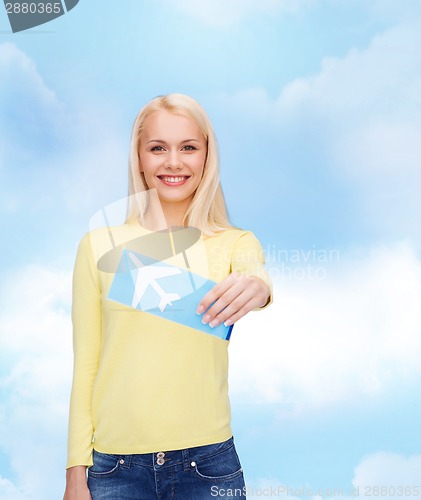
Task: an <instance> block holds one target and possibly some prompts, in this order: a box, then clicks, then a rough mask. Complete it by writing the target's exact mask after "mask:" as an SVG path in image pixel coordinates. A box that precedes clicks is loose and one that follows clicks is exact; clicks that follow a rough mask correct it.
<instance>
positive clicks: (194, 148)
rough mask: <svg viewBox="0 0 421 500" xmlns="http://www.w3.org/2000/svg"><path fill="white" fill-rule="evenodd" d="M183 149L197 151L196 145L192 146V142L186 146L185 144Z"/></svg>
mask: <svg viewBox="0 0 421 500" xmlns="http://www.w3.org/2000/svg"><path fill="white" fill-rule="evenodd" d="M183 150H184V151H196V150H197V148H196V147H195V146H192V145H191V144H186V145H185V146H183Z"/></svg>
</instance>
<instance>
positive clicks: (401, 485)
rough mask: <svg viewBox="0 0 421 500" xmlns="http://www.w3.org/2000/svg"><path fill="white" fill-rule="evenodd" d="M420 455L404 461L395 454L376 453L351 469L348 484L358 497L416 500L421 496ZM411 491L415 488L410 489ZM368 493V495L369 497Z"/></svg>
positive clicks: (400, 456) (401, 456) (406, 458)
mask: <svg viewBox="0 0 421 500" xmlns="http://www.w3.org/2000/svg"><path fill="white" fill-rule="evenodd" d="M420 478H421V455H413V456H410V457H405V456H403V455H399V454H396V453H390V452H378V453H374V454H372V455H368V456H367V457H365V458H364V459H363V460H362V461H361V462H360V463H359V464H358V465H357V467H356V468H355V470H354V478H353V480H352V484H353V485H354V487H355V488H359V494H360V497H361V496H366V497H369V496H370V497H372V496H375V495H376V493H377V492H376V491H373V487H375V486H380V488H381V487H383V490H380V488H379V492H378V494H377V496H381V498H385V499H386V500H390V499H395V498H396V497H397V496H401V497H403V498H416V497H419V496H420V495H421V484H420ZM414 487H415V488H414ZM370 493H371V494H370Z"/></svg>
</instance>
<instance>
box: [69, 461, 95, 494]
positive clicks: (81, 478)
mask: <svg viewBox="0 0 421 500" xmlns="http://www.w3.org/2000/svg"><path fill="white" fill-rule="evenodd" d="M63 500H92V497H91V494H90V492H89V488H88V483H87V482H86V467H85V466H84V465H77V466H76V467H70V468H69V469H67V471H66V491H65V492H64V498H63Z"/></svg>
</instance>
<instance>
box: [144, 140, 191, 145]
mask: <svg viewBox="0 0 421 500" xmlns="http://www.w3.org/2000/svg"><path fill="white" fill-rule="evenodd" d="M150 142H159V143H160V144H165V142H166V141H162V140H160V139H151V140H150V141H148V142H147V143H146V144H149V143H150ZM185 142H200V141H199V140H198V139H185V140H184V141H181V143H180V144H184V143H185Z"/></svg>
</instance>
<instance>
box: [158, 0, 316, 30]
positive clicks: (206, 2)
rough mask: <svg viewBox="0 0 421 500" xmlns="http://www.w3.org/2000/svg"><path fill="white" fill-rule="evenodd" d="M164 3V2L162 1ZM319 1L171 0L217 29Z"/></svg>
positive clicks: (297, 8)
mask: <svg viewBox="0 0 421 500" xmlns="http://www.w3.org/2000/svg"><path fill="white" fill-rule="evenodd" d="M161 1H163V0H161ZM317 1H318V0H260V1H259V0H203V1H202V2H200V4H198V3H197V2H195V1H194V0H169V3H171V4H173V5H174V6H175V7H176V8H177V9H179V10H181V11H182V12H185V13H187V14H188V15H190V16H192V17H194V18H196V19H198V20H199V21H201V22H203V23H205V24H209V25H211V26H213V27H216V28H227V27H230V26H232V25H233V24H236V23H238V22H240V21H241V20H243V19H246V18H251V17H253V16H256V15H274V14H276V13H279V12H295V11H297V10H300V9H302V8H303V7H304V6H305V7H307V6H310V5H313V4H315V3H317Z"/></svg>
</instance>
